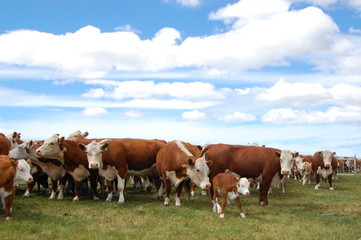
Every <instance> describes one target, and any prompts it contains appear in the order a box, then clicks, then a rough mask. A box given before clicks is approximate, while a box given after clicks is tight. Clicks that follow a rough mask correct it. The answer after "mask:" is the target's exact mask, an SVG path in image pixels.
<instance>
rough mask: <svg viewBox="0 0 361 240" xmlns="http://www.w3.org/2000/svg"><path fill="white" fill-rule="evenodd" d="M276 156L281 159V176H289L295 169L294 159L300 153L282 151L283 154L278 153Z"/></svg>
mask: <svg viewBox="0 0 361 240" xmlns="http://www.w3.org/2000/svg"><path fill="white" fill-rule="evenodd" d="M276 156H277V157H279V158H280V163H281V174H283V175H288V174H289V173H290V172H291V169H292V167H293V159H294V158H295V157H297V156H298V152H296V153H294V152H291V151H289V150H282V151H281V152H276Z"/></svg>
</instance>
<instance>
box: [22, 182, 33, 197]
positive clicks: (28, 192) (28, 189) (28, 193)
mask: <svg viewBox="0 0 361 240" xmlns="http://www.w3.org/2000/svg"><path fill="white" fill-rule="evenodd" d="M35 184H36V181H35V179H34V181H32V182H31V183H28V184H26V191H25V193H24V195H23V196H24V197H30V196H31V194H32V192H33V189H34V186H35Z"/></svg>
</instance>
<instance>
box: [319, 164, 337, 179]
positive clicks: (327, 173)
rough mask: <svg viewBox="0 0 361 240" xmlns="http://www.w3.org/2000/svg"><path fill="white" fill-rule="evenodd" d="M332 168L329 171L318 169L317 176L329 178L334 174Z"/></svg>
mask: <svg viewBox="0 0 361 240" xmlns="http://www.w3.org/2000/svg"><path fill="white" fill-rule="evenodd" d="M332 172H333V171H332V167H330V168H329V169H327V170H326V169H324V168H321V167H320V166H319V167H318V168H317V174H319V175H321V176H322V177H323V178H327V176H328V175H330V174H332Z"/></svg>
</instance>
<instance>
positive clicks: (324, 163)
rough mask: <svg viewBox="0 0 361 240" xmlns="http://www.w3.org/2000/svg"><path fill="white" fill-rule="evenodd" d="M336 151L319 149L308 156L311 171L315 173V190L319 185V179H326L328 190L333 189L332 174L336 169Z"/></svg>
mask: <svg viewBox="0 0 361 240" xmlns="http://www.w3.org/2000/svg"><path fill="white" fill-rule="evenodd" d="M335 155H336V153H335V152H331V151H329V150H325V151H319V152H316V153H315V154H314V155H313V158H310V159H309V160H306V161H309V162H311V163H312V171H313V172H314V173H315V174H316V186H315V190H318V189H319V188H320V187H321V184H320V179H321V178H324V179H328V183H329V185H330V190H335V189H334V188H333V186H332V174H333V172H334V171H337V159H336V157H335Z"/></svg>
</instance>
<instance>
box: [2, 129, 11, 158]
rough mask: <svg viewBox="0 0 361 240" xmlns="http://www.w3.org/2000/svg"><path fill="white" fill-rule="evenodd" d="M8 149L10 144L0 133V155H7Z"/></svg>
mask: <svg viewBox="0 0 361 240" xmlns="http://www.w3.org/2000/svg"><path fill="white" fill-rule="evenodd" d="M10 147H11V142H10V141H9V139H8V138H7V137H6V136H5V135H4V134H2V133H0V154H3V155H7V154H9V151H10Z"/></svg>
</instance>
